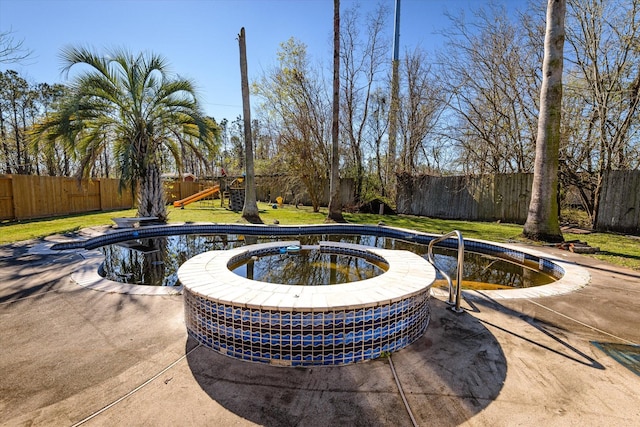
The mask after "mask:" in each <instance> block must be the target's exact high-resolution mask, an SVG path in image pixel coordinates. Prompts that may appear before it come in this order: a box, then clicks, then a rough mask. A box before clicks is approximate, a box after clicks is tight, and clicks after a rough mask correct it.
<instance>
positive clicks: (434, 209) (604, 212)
mask: <svg viewBox="0 0 640 427" xmlns="http://www.w3.org/2000/svg"><path fill="white" fill-rule="evenodd" d="M532 184H533V174H497V175H479V176H446V177H440V176H427V175H422V176H410V175H400V176H398V196H397V208H398V209H397V210H398V213H403V214H410V215H419V216H430V217H434V218H442V219H462V220H470V221H497V220H500V221H504V222H511V223H515V224H524V223H525V221H526V220H527V212H528V209H529V201H530V200H531V186H532ZM596 218H597V219H596V223H595V224H594V229H595V230H596V231H615V232H621V233H631V234H640V171H610V172H608V173H607V174H605V176H604V180H603V187H602V193H601V195H600V204H599V209H598V215H597V217H596Z"/></svg>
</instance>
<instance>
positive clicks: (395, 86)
mask: <svg viewBox="0 0 640 427" xmlns="http://www.w3.org/2000/svg"><path fill="white" fill-rule="evenodd" d="M393 34H394V36H393V59H392V62H391V65H392V70H391V107H390V108H389V151H388V153H387V179H386V181H387V184H386V185H385V186H383V188H387V189H388V188H390V187H393V186H394V185H395V182H396V180H395V174H396V136H397V133H398V107H399V105H398V104H399V100H398V98H399V92H400V85H399V83H398V79H399V76H398V68H399V59H398V57H399V55H398V51H399V50H400V48H399V44H400V0H396V9H395V24H394V27H393ZM394 193H395V191H394Z"/></svg>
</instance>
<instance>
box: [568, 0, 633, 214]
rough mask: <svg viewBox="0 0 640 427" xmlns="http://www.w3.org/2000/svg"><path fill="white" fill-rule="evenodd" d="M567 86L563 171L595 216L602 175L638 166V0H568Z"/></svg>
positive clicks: (587, 208)
mask: <svg viewBox="0 0 640 427" xmlns="http://www.w3.org/2000/svg"><path fill="white" fill-rule="evenodd" d="M568 5H569V9H568V11H567V15H568V16H567V20H568V22H569V25H567V42H568V47H569V48H571V53H570V54H569V55H568V60H569V62H570V63H571V64H572V65H573V67H572V69H571V70H570V72H569V76H570V79H569V84H568V85H567V91H566V92H567V95H568V96H567V98H568V103H567V104H566V105H567V108H568V110H569V111H570V112H571V116H570V117H569V118H567V119H565V120H564V125H565V131H564V132H563V134H564V135H565V138H564V141H565V144H563V148H562V153H561V172H562V177H563V180H564V181H565V183H567V184H572V185H574V186H575V187H576V188H578V189H579V191H580V192H581V196H582V201H583V206H584V207H585V208H586V211H587V213H589V215H590V216H591V218H592V222H593V223H595V222H596V220H597V218H596V217H597V212H598V204H599V199H600V192H601V189H602V182H603V178H604V174H605V173H606V172H607V171H609V170H612V169H628V168H633V167H638V165H639V163H640V159H639V157H638V153H639V148H640V144H639V143H638V141H637V138H634V135H637V132H638V131H639V130H640V114H639V113H640V48H639V43H638V40H639V39H640V0H629V1H601V0H580V1H569V3H568Z"/></svg>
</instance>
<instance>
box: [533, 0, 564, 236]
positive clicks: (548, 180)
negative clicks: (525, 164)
mask: <svg viewBox="0 0 640 427" xmlns="http://www.w3.org/2000/svg"><path fill="white" fill-rule="evenodd" d="M566 9H567V5H566V0H548V3H547V26H546V33H545V38H544V60H543V63H542V88H541V90H540V113H539V118H538V136H537V139H536V160H535V165H534V172H533V188H532V189H531V202H530V204H529V213H528V216H527V221H526V222H525V224H524V230H523V234H524V235H525V236H526V237H528V238H531V239H534V240H543V241H549V242H558V241H560V242H561V241H563V240H564V239H563V237H562V232H561V231H560V222H559V217H558V216H559V212H558V211H559V209H558V162H559V161H558V153H559V150H560V120H561V115H562V68H563V63H562V62H563V49H564V34H565V31H564V20H565V14H566Z"/></svg>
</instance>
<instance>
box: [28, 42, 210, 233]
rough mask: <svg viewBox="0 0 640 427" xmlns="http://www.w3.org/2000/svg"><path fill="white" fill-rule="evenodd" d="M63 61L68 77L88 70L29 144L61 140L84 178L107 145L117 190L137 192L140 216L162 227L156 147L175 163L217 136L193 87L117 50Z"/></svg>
mask: <svg viewBox="0 0 640 427" xmlns="http://www.w3.org/2000/svg"><path fill="white" fill-rule="evenodd" d="M61 57H62V59H63V61H64V64H65V66H64V68H63V70H64V71H66V72H67V73H68V72H69V71H70V70H71V69H72V68H75V67H76V66H77V65H81V64H82V65H85V66H87V67H88V68H86V71H83V72H81V74H79V75H77V76H76V77H75V78H74V80H73V83H72V85H71V88H70V92H71V93H70V95H69V96H68V97H67V98H66V99H65V100H64V101H63V102H61V104H60V105H59V106H57V109H56V111H54V112H52V113H51V114H49V115H48V116H47V117H46V118H45V119H44V120H43V121H42V122H40V123H38V124H36V126H34V129H33V137H34V140H37V141H46V142H48V143H55V142H56V141H58V140H62V141H63V142H64V143H65V145H66V149H67V150H68V152H69V153H72V154H74V155H76V156H79V157H80V170H79V174H81V175H84V176H87V175H89V174H90V173H91V170H92V169H93V167H94V165H95V163H96V159H97V158H98V156H100V154H101V153H102V152H103V151H104V149H105V147H106V144H107V143H108V142H109V140H110V141H111V142H112V147H113V150H114V153H115V158H116V160H117V171H118V173H119V177H120V183H121V187H125V186H131V188H134V189H135V188H137V189H138V197H137V202H138V215H140V216H155V217H158V218H159V219H160V220H162V221H165V220H166V219H167V209H166V202H165V197H164V190H163V186H162V181H161V176H160V162H161V153H162V150H161V148H162V147H163V148H164V149H165V152H166V153H170V154H171V155H172V156H174V157H175V158H176V162H177V163H178V164H179V163H180V162H179V157H180V152H181V150H180V146H181V145H183V144H186V145H188V146H190V147H191V148H192V149H193V150H194V152H198V147H199V146H200V145H202V146H205V147H206V146H210V145H212V144H213V143H214V141H215V138H217V136H218V129H217V127H216V126H215V124H214V123H213V121H211V120H209V119H207V118H206V117H205V116H204V115H203V114H202V113H201V110H200V106H199V104H198V102H197V98H196V95H195V89H194V85H193V83H192V82H191V81H189V80H185V79H181V78H177V77H173V76H172V75H171V74H169V72H168V64H167V61H166V60H165V59H164V58H163V57H161V56H158V55H155V54H144V53H141V54H137V55H134V54H132V53H130V52H127V51H125V50H119V49H117V50H112V51H109V52H107V54H106V55H104V56H101V55H99V54H97V53H95V52H92V51H91V50H88V49H85V48H75V47H70V48H67V49H65V50H63V51H62V54H61ZM105 136H106V137H105Z"/></svg>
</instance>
